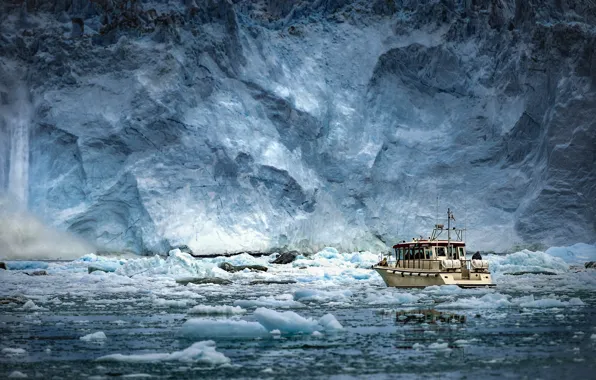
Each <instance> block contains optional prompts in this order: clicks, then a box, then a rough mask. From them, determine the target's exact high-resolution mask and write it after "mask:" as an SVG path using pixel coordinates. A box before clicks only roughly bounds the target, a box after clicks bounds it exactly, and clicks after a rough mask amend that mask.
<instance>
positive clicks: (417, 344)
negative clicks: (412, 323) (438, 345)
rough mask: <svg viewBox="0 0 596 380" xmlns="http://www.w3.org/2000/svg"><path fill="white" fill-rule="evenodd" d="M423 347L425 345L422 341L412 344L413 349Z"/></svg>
mask: <svg viewBox="0 0 596 380" xmlns="http://www.w3.org/2000/svg"><path fill="white" fill-rule="evenodd" d="M423 348H424V345H423V344H420V343H414V345H413V346H412V349H414V350H421V349H423Z"/></svg>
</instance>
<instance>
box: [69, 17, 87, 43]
mask: <svg viewBox="0 0 596 380" xmlns="http://www.w3.org/2000/svg"><path fill="white" fill-rule="evenodd" d="M71 21H72V30H71V32H70V37H72V38H81V37H83V34H84V33H85V23H84V22H83V19H82V18H79V17H74V18H73V19H72V20H71Z"/></svg>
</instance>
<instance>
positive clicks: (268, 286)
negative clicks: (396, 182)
mask: <svg viewBox="0 0 596 380" xmlns="http://www.w3.org/2000/svg"><path fill="white" fill-rule="evenodd" d="M275 256H276V255H271V256H265V257H259V258H254V257H251V256H249V255H239V256H235V257H232V258H223V257H221V258H214V259H195V258H192V257H191V256H189V255H187V254H185V253H182V252H180V251H177V250H175V251H172V252H171V253H170V255H169V256H168V257H167V258H161V257H150V258H136V259H118V258H106V257H101V256H96V255H92V254H91V255H86V256H83V257H81V258H80V259H78V260H75V261H70V262H54V263H36V262H27V263H26V265H25V264H23V263H16V262H8V263H7V265H8V267H9V270H7V271H0V283H1V285H0V301H1V303H0V377H1V378H8V377H14V378H18V377H23V376H27V377H29V378H35V377H39V378H46V379H49V378H57V379H64V378H77V379H81V378H89V379H111V378H116V377H118V378H120V377H121V378H144V377H147V378H149V377H156V378H165V379H168V378H171V379H180V378H205V377H206V378H295V377H297V376H299V377H301V378H339V377H341V378H346V377H347V378H349V377H361V378H395V377H398V376H399V377H404V378H418V377H437V376H440V377H441V378H470V377H482V378H485V377H495V378H501V377H505V378H507V377H509V378H519V377H528V378H567V377H571V376H574V377H578V378H590V377H592V376H593V375H592V374H593V373H594V371H595V370H596V360H595V359H594V358H595V357H596V293H595V290H596V270H593V269H584V268H583V265H580V264H583V261H584V260H587V259H590V258H593V257H594V256H596V247H595V246H591V245H581V246H580V245H576V246H573V247H566V248H557V249H551V250H549V251H547V252H530V251H522V252H517V253H515V254H511V255H506V256H492V255H489V256H488V257H486V258H487V259H488V260H489V261H490V265H491V270H492V271H493V278H494V281H495V282H496V283H497V287H496V288H491V289H487V288H482V289H460V288H458V287H454V286H444V287H428V288H425V289H416V290H409V289H395V288H387V287H386V286H385V285H384V283H383V281H382V280H381V278H380V277H379V276H378V275H377V274H376V273H375V272H374V271H372V270H371V269H370V266H371V265H372V264H374V263H375V262H377V261H378V260H379V257H378V255H376V254H372V253H368V252H358V253H339V252H337V251H336V250H335V249H333V248H327V249H325V250H323V251H321V252H319V253H317V254H316V255H314V256H311V257H299V258H298V259H297V260H296V261H294V262H293V263H291V264H287V265H273V264H270V263H269V262H270V261H272V260H273V259H274V258H275ZM223 261H228V262H230V263H232V264H234V265H240V264H243V265H244V264H258V265H264V266H267V267H268V271H267V272H251V271H248V270H245V271H242V272H237V273H228V272H225V271H223V270H221V269H220V268H219V267H218V264H219V263H221V262H223ZM89 266H93V267H96V268H101V269H103V271H95V272H93V273H88V267H89ZM38 268H43V270H45V271H46V273H47V275H39V276H34V275H31V274H33V272H34V271H36V270H38ZM520 272H526V274H521V275H520V274H519V273H520ZM528 272H540V273H543V274H532V273H528ZM512 273H517V274H516V275H513V274H512ZM544 273H549V274H544ZM188 277H198V278H214V277H217V278H223V279H227V280H229V281H231V283H230V284H226V285H217V284H201V285H195V284H192V283H191V284H188V285H181V284H179V283H177V282H176V279H180V278H188ZM257 280H258V281H261V283H259V284H253V283H252V282H253V281H257ZM280 280H284V281H286V282H290V283H267V281H270V282H275V281H277V282H279V281H280ZM262 282H265V283H262Z"/></svg>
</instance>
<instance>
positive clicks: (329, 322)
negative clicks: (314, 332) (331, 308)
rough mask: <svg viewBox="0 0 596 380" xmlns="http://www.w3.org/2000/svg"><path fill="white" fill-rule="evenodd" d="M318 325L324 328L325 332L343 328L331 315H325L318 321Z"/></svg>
mask: <svg viewBox="0 0 596 380" xmlns="http://www.w3.org/2000/svg"><path fill="white" fill-rule="evenodd" d="M319 324H320V325H321V326H323V327H324V328H325V330H327V331H329V330H341V329H343V328H344V327H343V326H342V325H341V323H339V321H338V320H337V319H336V318H335V316H334V315H333V314H325V315H323V316H322V317H321V319H319Z"/></svg>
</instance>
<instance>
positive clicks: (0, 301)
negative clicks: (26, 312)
mask: <svg viewBox="0 0 596 380" xmlns="http://www.w3.org/2000/svg"><path fill="white" fill-rule="evenodd" d="M9 303H16V304H19V305H22V304H24V303H25V300H23V299H21V298H15V297H0V305H8V304H9Z"/></svg>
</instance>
